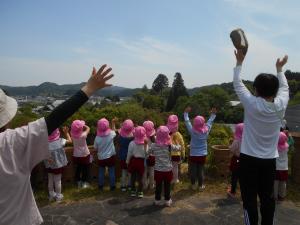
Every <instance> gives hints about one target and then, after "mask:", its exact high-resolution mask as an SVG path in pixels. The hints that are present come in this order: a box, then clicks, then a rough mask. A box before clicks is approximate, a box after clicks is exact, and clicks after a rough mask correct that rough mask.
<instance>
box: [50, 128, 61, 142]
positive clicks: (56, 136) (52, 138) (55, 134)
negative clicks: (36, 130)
mask: <svg viewBox="0 0 300 225" xmlns="http://www.w3.org/2000/svg"><path fill="white" fill-rule="evenodd" d="M59 137H60V132H59V129H58V128H56V129H55V130H54V131H53V132H52V134H50V135H49V136H48V141H50V142H52V141H56V140H58V139H59Z"/></svg>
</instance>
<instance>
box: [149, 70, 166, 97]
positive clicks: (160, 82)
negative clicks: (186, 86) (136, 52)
mask: <svg viewBox="0 0 300 225" xmlns="http://www.w3.org/2000/svg"><path fill="white" fill-rule="evenodd" d="M168 86H169V80H168V78H167V76H166V75H164V74H158V76H157V77H156V78H155V80H154V81H153V83H152V90H153V92H154V93H155V94H160V95H162V92H163V90H164V89H165V88H167V87H168Z"/></svg>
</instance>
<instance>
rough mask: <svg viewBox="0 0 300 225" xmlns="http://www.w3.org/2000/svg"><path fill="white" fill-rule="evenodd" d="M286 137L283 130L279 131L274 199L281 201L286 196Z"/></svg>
mask: <svg viewBox="0 0 300 225" xmlns="http://www.w3.org/2000/svg"><path fill="white" fill-rule="evenodd" d="M287 141H288V137H287V136H286V134H285V133H284V132H280V133H279V140H278V147H277V149H278V155H279V157H278V158H276V177H275V183H274V197H275V200H278V201H283V200H284V198H285V196H286V182H287V180H288V168H289V167H288V150H289V144H288V142H287Z"/></svg>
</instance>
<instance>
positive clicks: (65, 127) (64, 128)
mask: <svg viewBox="0 0 300 225" xmlns="http://www.w3.org/2000/svg"><path fill="white" fill-rule="evenodd" d="M62 130H63V133H64V134H67V133H68V132H69V127H67V126H64V127H63V128H62Z"/></svg>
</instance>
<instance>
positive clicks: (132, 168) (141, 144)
mask: <svg viewBox="0 0 300 225" xmlns="http://www.w3.org/2000/svg"><path fill="white" fill-rule="evenodd" d="M146 138H147V137H146V130H145V128H144V127H142V126H138V127H136V128H135V130H134V139H133V141H131V142H130V144H129V146H128V154H127V159H126V163H127V164H128V171H129V173H131V196H132V197H134V196H136V195H137V196H138V197H139V198H142V197H143V196H144V193H143V175H144V170H145V165H144V162H145V158H146V155H147V151H148V145H147V143H146V142H145V141H146ZM136 181H137V182H138V188H137V190H136V187H135V183H136Z"/></svg>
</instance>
